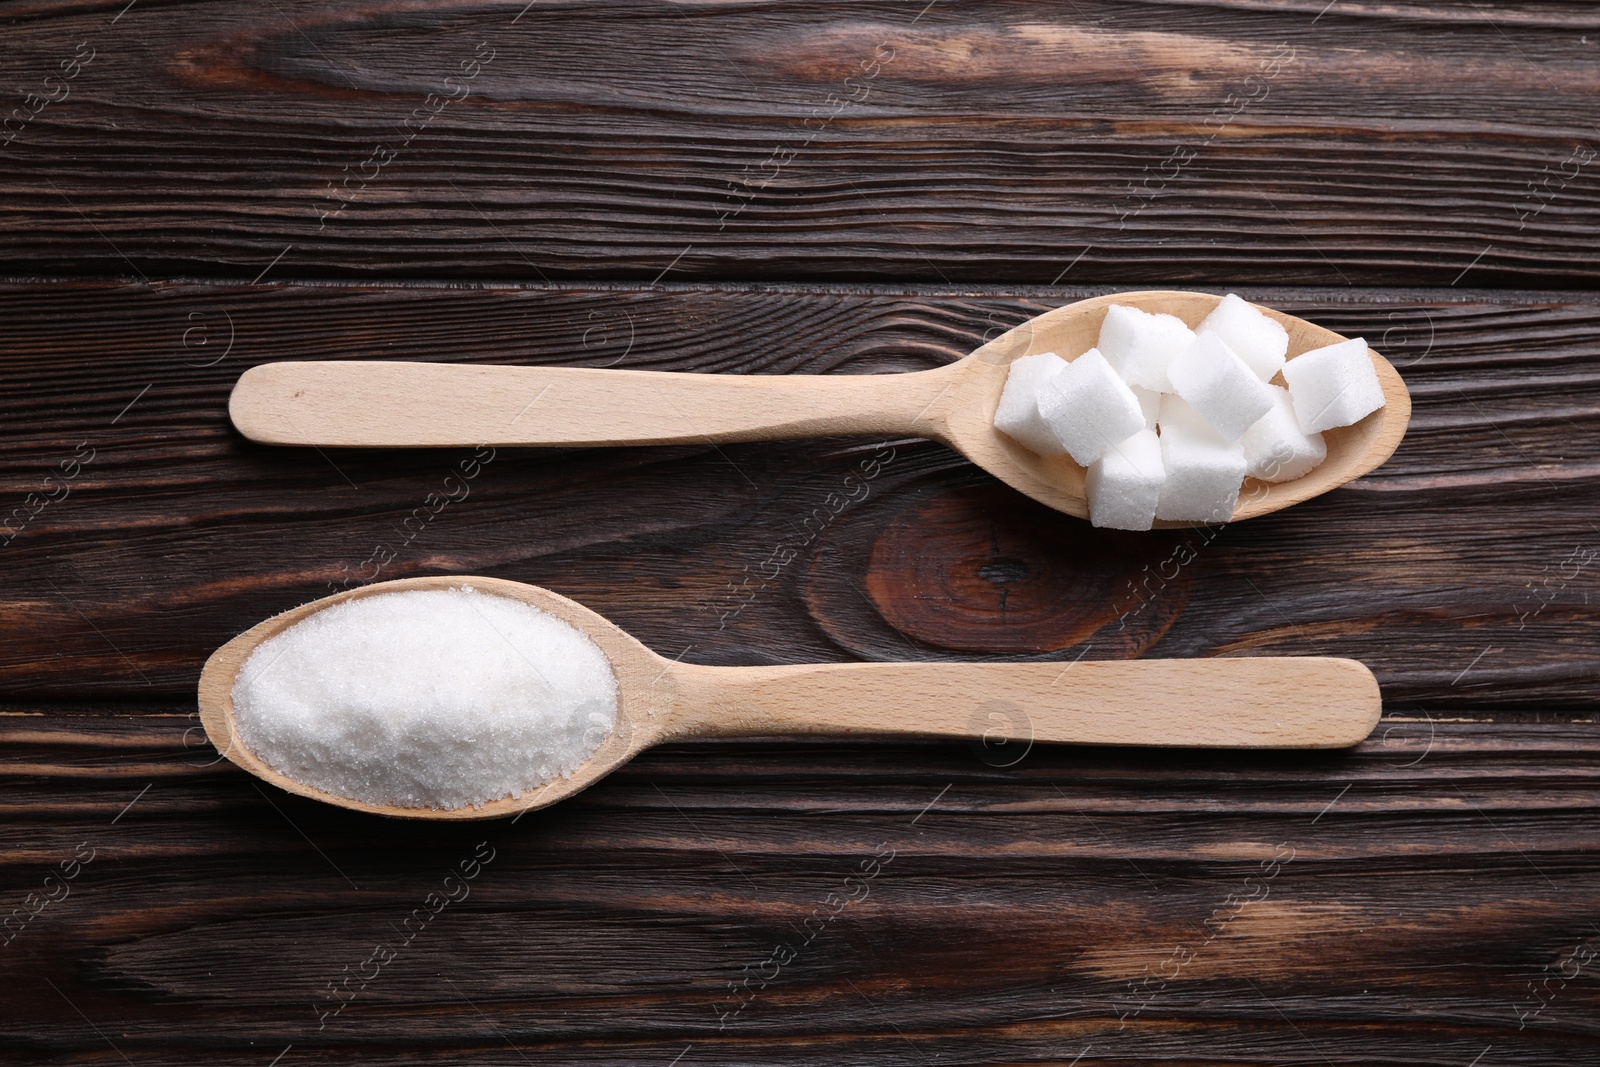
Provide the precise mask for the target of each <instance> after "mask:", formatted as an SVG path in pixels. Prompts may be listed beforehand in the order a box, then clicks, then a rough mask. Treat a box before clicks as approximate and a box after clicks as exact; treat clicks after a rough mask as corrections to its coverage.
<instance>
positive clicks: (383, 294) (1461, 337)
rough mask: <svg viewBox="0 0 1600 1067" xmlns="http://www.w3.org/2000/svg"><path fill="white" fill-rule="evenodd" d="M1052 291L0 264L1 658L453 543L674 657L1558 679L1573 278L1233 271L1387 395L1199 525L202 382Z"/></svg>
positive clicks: (849, 469) (1578, 389) (924, 447)
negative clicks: (517, 444) (428, 422)
mask: <svg viewBox="0 0 1600 1067" xmlns="http://www.w3.org/2000/svg"><path fill="white" fill-rule="evenodd" d="M1084 295H1088V294H1087V293H1086V292H1084V291H1082V290H1050V291H1043V290H1038V291H1018V292H1009V293H1008V292H1004V291H995V292H994V293H992V294H989V295H984V296H974V295H971V294H970V293H955V292H942V291H930V292H925V293H921V294H916V295H908V294H904V293H898V292H885V291H875V290H866V289H848V290H847V289H814V288H776V289H759V290H746V289H740V288H727V289H716V288H681V289H658V290H650V291H636V290H616V289H607V288H603V287H598V288H577V289H571V288H558V289H519V288H465V289H464V288H427V287H418V286H405V287H377V286H361V287H346V286H310V285H305V286H299V285H292V286H261V287H254V288H252V287H244V286H215V285H190V284H183V285H178V284H168V285H162V286H157V287H153V288H152V287H144V286H138V285H135V286H121V285H90V284H83V285H77V286H72V287H61V286H47V285H26V284H19V285H11V286H7V287H4V288H3V289H0V321H4V322H6V323H7V324H8V328H7V330H6V332H5V333H4V335H3V337H0V385H3V386H4V388H0V492H4V494H5V495H6V497H7V498H8V499H9V500H10V501H11V504H10V505H8V508H11V509H14V508H21V509H22V512H21V514H16V513H13V517H12V522H13V527H12V528H13V530H15V531H16V533H15V536H14V537H12V538H11V539H10V542H9V543H8V544H6V545H5V546H4V547H3V548H0V552H3V553H4V559H5V563H6V573H7V582H6V583H5V586H4V588H3V590H0V650H3V652H0V656H3V660H4V662H3V675H0V686H3V687H4V690H5V692H7V693H10V694H12V695H16V696H28V697H41V696H45V695H48V696H50V697H52V698H56V697H61V698H69V697H71V698H82V697H86V696H89V695H96V696H102V697H115V698H129V699H136V700H142V699H172V698H182V699H187V698H188V697H189V696H190V695H191V694H192V693H193V687H194V684H195V681H196V679H197V677H198V674H199V670H200V666H201V664H202V663H203V662H204V660H205V658H206V656H207V655H209V654H210V652H211V651H212V650H213V649H214V648H216V647H217V645H218V644H220V643H221V641H223V640H225V639H226V638H228V637H230V636H232V635H233V634H235V633H239V632H241V631H243V630H245V629H247V628H248V627H250V626H253V625H254V624H255V623H257V622H259V621H261V620H262V619H264V618H266V617H267V616H269V615H272V614H275V613H276V612H278V611H280V610H283V609H285V608H288V607H292V606H294V605H295V604H299V603H303V602H305V601H308V600H312V599H314V598H316V597H318V596H323V595H326V594H328V593H329V592H333V591H337V590H338V589H340V588H348V587H353V586H356V585H360V584H363V583H364V582H368V581H372V580H376V579H389V578H400V577H407V576H412V575H420V574H463V573H464V574H484V575H489V576H494V577H503V578H511V579H515V580H518V581H527V582H530V583H533V584H537V585H542V586H544V587H546V588H549V589H552V590H554V591H556V592H558V593H561V594H563V595H566V596H570V597H572V598H573V599H575V600H578V601H579V602H580V603H583V604H584V605H586V606H588V607H590V608H592V609H594V610H595V611H597V612H599V613H600V614H602V615H604V616H605V617H606V618H608V619H610V620H611V621H613V622H615V623H616V624H617V625H619V626H621V627H623V628H624V629H625V630H627V631H628V632H629V633H632V634H634V635H635V636H637V637H638V638H639V639H640V640H642V641H643V642H644V643H645V644H646V645H648V646H649V647H651V648H652V649H653V650H655V651H656V652H658V653H660V654H662V655H664V656H666V657H668V658H669V659H671V658H682V659H683V660H684V661H685V662H690V663H706V664H722V665H737V664H760V663H807V662H833V661H842V660H854V659H907V658H913V659H945V660H963V659H973V658H980V659H981V658H1000V659H1040V660H1055V661H1060V662H1062V663H1063V664H1064V663H1066V662H1070V661H1071V660H1074V659H1076V658H1078V657H1080V656H1081V657H1087V658H1089V659H1101V658H1118V657H1126V656H1132V655H1149V656H1168V657H1178V656H1197V655H1241V654H1248V655H1283V654H1305V655H1330V656H1346V657H1352V658H1356V659H1360V660H1362V661H1363V662H1365V663H1366V664H1368V665H1369V666H1370V667H1372V669H1373V670H1374V671H1375V672H1376V673H1377V675H1378V678H1379V680H1380V682H1381V683H1382V685H1383V688H1384V694H1385V698H1386V700H1387V701H1389V702H1390V703H1391V704H1392V705H1393V704H1415V705H1428V706H1435V707H1443V706H1465V705H1473V706H1479V707H1486V708H1492V707H1503V706H1507V705H1513V704H1529V705H1535V706H1550V705H1560V704H1566V705H1572V706H1590V705H1591V704H1592V701H1593V699H1594V693H1595V683H1596V681H1597V678H1600V658H1597V654H1596V651H1595V650H1596V647H1597V645H1596V641H1595V633H1596V631H1595V624H1596V623H1595V612H1596V607H1600V604H1596V605H1591V603H1590V600H1591V594H1592V592H1593V591H1594V590H1595V581H1596V575H1597V574H1600V569H1597V567H1596V565H1595V564H1596V558H1595V557H1596V552H1595V546H1596V543H1597V530H1596V527H1595V517H1596V515H1597V512H1600V452H1597V447H1600V446H1597V444H1596V441H1595V438H1594V436H1593V435H1592V434H1589V433H1586V432H1584V429H1583V428H1584V427H1585V426H1586V425H1592V423H1593V420H1594V418H1595V416H1596V414H1597V412H1600V385H1597V384H1596V382H1597V380H1600V379H1597V375H1596V361H1597V359H1600V308H1597V307H1596V306H1595V304H1594V303H1593V302H1592V301H1591V300H1589V299H1588V298H1584V297H1578V296H1561V295H1554V294H1552V295H1546V296H1537V295H1529V296H1522V297H1516V298H1513V297H1509V296H1503V295H1502V296H1491V295H1486V294H1477V295H1473V294H1457V293H1438V292H1422V291H1412V292H1394V293H1381V294H1376V293H1362V292H1350V291H1342V292H1341V291H1307V290H1254V291H1250V292H1249V293H1248V294H1247V295H1249V296H1251V297H1252V298H1254V299H1256V300H1258V301H1260V302H1262V303H1266V304H1270V305H1272V306H1276V307H1280V308H1283V309H1284V310H1287V311H1289V312H1291V313H1295V314H1300V315H1302V316H1304V317H1306V318H1308V319H1310V320H1311V321H1313V322H1318V323H1321V324H1323V325H1326V326H1328V327H1329V328H1331V329H1334V330H1336V331H1338V332H1340V333H1344V334H1347V335H1351V336H1361V335H1365V336H1367V337H1369V339H1372V340H1373V343H1374V344H1375V345H1376V346H1377V347H1379V348H1380V349H1382V350H1383V351H1385V352H1387V353H1388V355H1389V356H1390V358H1391V359H1392V360H1393V361H1394V363H1395V364H1396V365H1397V366H1398V367H1399V368H1400V370H1401V373H1402V374H1403V375H1405V377H1406V380H1407V383H1408V385H1409V386H1410V388H1411V391H1412V393H1413V396H1414V399H1415V403H1416V409H1415V416H1414V419H1413V422H1412V428H1411V430H1410V432H1409V433H1408V435H1407V437H1406V439H1405V441H1404V443H1403V444H1402V446H1401V448H1400V450H1399V451H1398V452H1397V453H1396V454H1395V456H1394V458H1393V459H1391V460H1390V462H1389V463H1388V464H1386V465H1385V466H1383V467H1382V468H1380V469H1379V470H1378V471H1376V472H1375V473H1374V474H1372V475H1369V476H1367V477H1365V478H1362V479H1359V480H1358V481H1356V482H1353V483H1351V484H1350V485H1348V486H1346V487H1344V488H1342V489H1340V490H1338V491H1337V492H1334V493H1331V494H1328V495H1327V496H1324V497H1321V498H1318V499H1317V500H1315V501H1311V502H1308V503H1306V504H1301V505H1297V506H1296V507H1295V508H1293V509H1290V510H1289V511H1286V512H1282V513H1280V514H1278V515H1273V516H1267V517H1264V518H1261V519H1256V520H1252V521H1250V522H1246V523H1240V524H1237V525H1233V526H1228V527H1224V528H1221V529H1220V530H1215V531H1212V530H1207V531H1157V532H1155V533H1152V534H1118V533H1115V532H1111V531H1096V530H1093V529H1091V528H1089V527H1087V526H1086V524H1084V523H1083V522H1082V521H1081V520H1077V519H1072V518H1069V517H1066V516H1063V515H1059V514H1057V513H1054V512H1051V511H1049V510H1048V509H1046V508H1044V507H1042V506H1039V505H1034V504H1031V503H1029V502H1028V501H1026V500H1024V499H1023V498H1021V497H1020V496H1019V495H1017V494H1016V493H1015V492H1014V491H1012V490H1010V489H1008V488H1005V487H1003V486H1000V485H998V484H997V483H996V482H995V481H994V480H993V479H992V478H990V477H989V476H987V475H984V474H982V473H981V472H979V471H976V470H975V469H974V468H972V467H971V465H969V464H967V463H965V462H963V461H962V460H960V458H959V457H957V456H955V455H954V454H953V453H951V452H949V451H948V450H947V449H944V448H943V447H941V446H938V445H934V444H931V443H928V442H921V441H916V440H894V441H886V442H877V441H871V440H867V441H856V440H838V439H823V440H820V441H806V442H773V443H752V444H742V445H726V446H715V447H712V446H703V447H696V446H675V447H663V448H638V449H603V450H602V449H590V450H582V449H571V450H566V449H562V450H520V451H519V450H512V449H504V450H500V451H499V452H497V453H494V454H493V455H492V456H491V455H490V454H489V453H484V452H479V451H478V450H473V449H462V450H455V451H430V450H422V451H398V452H380V451H373V452H362V451H343V450H331V451H330V450H324V451H322V452H318V451H316V450H292V449H281V448H266V447H260V446H255V445H251V444H249V443H247V442H245V441H243V440H242V439H241V438H240V437H238V436H237V435H236V434H235V433H234V432H233V431H232V430H231V429H230V427H229V425H228V422H227V416H226V408H225V403H226V398H227V394H228V390H229V388H230V387H231V386H232V383H233V381H234V379H235V378H236V377H237V376H238V374H239V373H240V372H241V371H242V370H243V369H245V368H246V367H248V366H251V365H253V364H255V363H258V362H264V361H269V360H276V359H284V358H290V357H315V358H339V357H352V358H369V359H370V358H386V357H393V358H448V359H452V360H459V361H463V362H469V363H506V362H515V363H525V364H530V365H536V364H570V365H590V366H595V365H607V364H613V365H618V366H629V367H638V368H647V369H659V370H701V371H708V372H747V373H789V372H793V373H831V374H847V373H869V372H875V371H884V372H888V371H898V370H911V369H918V368H928V367H933V366H938V365H940V364H941V363H944V362H947V361H949V360H952V359H955V358H958V357H959V356H960V355H962V354H964V353H965V352H967V351H970V350H971V349H972V348H974V347H976V345H977V344H979V343H981V342H982V340H983V339H984V336H985V334H986V332H988V331H991V330H992V331H994V334H995V335H997V334H998V333H1000V332H1003V331H1004V330H1005V329H1006V328H1008V327H1009V326H1011V325H1013V324H1015V323H1017V322H1020V321H1022V320H1024V319H1026V318H1028V317H1030V316H1032V315H1034V314H1037V313H1039V312H1040V311H1042V310H1045V309H1046V308H1048V307H1051V306H1054V305H1056V304H1059V303H1066V302H1069V301H1071V300H1073V299H1077V298H1079V297H1081V296H1084ZM619 316H620V317H619ZM230 337H231V341H232V346H231V348H229V347H228V341H229V339H230ZM186 339H187V346H186ZM202 342H204V343H202ZM207 364H209V365H207ZM88 450H93V451H94V454H93V457H92V458H91V459H89V461H88V462H84V463H80V464H79V466H80V468H81V469H79V470H78V474H77V476H76V477H75V478H71V479H68V480H66V482H65V488H64V489H63V488H62V482H63V476H62V470H63V465H68V466H70V465H71V464H72V463H73V462H74V461H73V456H74V455H75V454H81V455H84V456H87V455H88ZM475 456H476V457H477V458H474V457H475ZM51 471H55V472H57V474H56V480H55V482H54V483H50V484H49V485H47V484H46V483H45V481H44V478H45V477H46V476H47V475H48V474H49V472H51ZM63 492H64V493H65V494H66V495H65V496H64V497H63V496H62V493H63ZM29 493H35V494H36V496H35V499H34V501H33V502H32V503H29V498H28V495H27V494H29ZM50 493H53V494H54V495H55V496H56V497H57V499H55V500H53V501H46V500H44V497H45V496H46V495H47V494H50ZM30 510H36V513H34V514H30ZM24 520H26V521H25V522H24Z"/></svg>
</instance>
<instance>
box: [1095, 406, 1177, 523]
mask: <svg viewBox="0 0 1600 1067" xmlns="http://www.w3.org/2000/svg"><path fill="white" fill-rule="evenodd" d="M1164 481H1166V475H1165V468H1164V467H1163V466H1162V463H1161V441H1160V439H1159V438H1158V437H1156V435H1155V431H1153V430H1140V431H1139V432H1138V433H1136V434H1134V435H1133V436H1132V437H1129V438H1128V439H1127V440H1126V441H1119V442H1118V443H1116V444H1114V445H1112V446H1111V447H1110V448H1108V449H1106V451H1105V454H1104V455H1102V456H1101V457H1100V458H1099V459H1097V460H1095V461H1094V462H1093V463H1091V464H1089V474H1088V479H1087V484H1088V490H1089V521H1090V522H1091V523H1093V524H1094V525H1096V526H1104V527H1110V528H1111V529H1114V530H1148V529H1150V527H1151V526H1152V525H1153V524H1154V523H1155V518H1156V502H1157V501H1158V500H1159V499H1160V498H1161V485H1162V483H1163V482H1164Z"/></svg>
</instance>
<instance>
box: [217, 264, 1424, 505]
mask: <svg viewBox="0 0 1600 1067" xmlns="http://www.w3.org/2000/svg"><path fill="white" fill-rule="evenodd" d="M1220 299H1221V298H1220V297H1217V296H1213V295H1210V294H1206V293H1191V292H1175V291H1151V292H1134V293H1116V294H1111V295H1107V296H1098V297H1094V298H1092V299H1089V300H1080V301H1078V302H1077V303H1075V304H1069V305H1067V306H1066V307H1061V308H1057V309H1055V310H1054V311H1048V312H1046V313H1044V314H1043V315H1039V316H1037V317H1035V318H1032V319H1029V320H1028V321H1027V322H1024V323H1023V324H1021V325H1020V326H1017V327H1015V328H1014V329H1011V330H1009V331H1007V332H1006V333H1004V334H1002V335H1000V336H999V337H997V338H995V339H994V340H992V341H990V342H988V343H987V344H985V345H983V346H982V347H981V348H979V349H977V350H976V351H974V352H973V353H971V354H970V355H968V356H966V357H965V358H963V359H961V360H958V361H957V362H955V363H952V364H949V365H948V366H944V367H940V368H937V369H935V370H928V371H915V372H912V373H907V374H868V375H843V374H813V375H754V374H752V375H736V374H682V373H671V372H662V371H640V370H611V369H605V370H601V369H593V368H584V367H512V366H483V365H477V364H447V363H403V362H373V361H363V360H336V361H305V362H294V363H265V364H261V365H259V366H256V367H252V368H250V369H249V370H247V371H245V373H244V374H243V375H241V376H240V378H239V381H238V383H237V384H236V385H235V386H234V390H233V395H232V396H231V397H230V398H229V401H228V410H229V413H230V415H231V416H232V418H233V422H234V425H235V426H237V427H238V429H239V431H240V432H241V433H243V434H244V435H245V436H246V437H248V438H250V439H251V440H253V441H259V442H262V443H264V444H275V445H317V446H321V447H352V448H418V447H455V446H460V447H471V446H474V445H483V444H487V445H496V446H574V445H576V446H600V445H649V444H670V443H708V444H715V443H718V442H727V441H753V440H773V439H784V438H798V437H816V436H831V435H848V434H873V435H898V436H916V437H927V438H932V439H934V440H937V441H940V442H942V443H944V444H946V445H948V446H949V447H950V448H952V449H954V450H955V451H957V452H960V453H961V454H962V455H964V456H966V457H967V458H968V459H970V460H971V461H972V462H974V463H976V464H977V465H978V466H980V467H982V468H983V469H985V470H987V471H988V472H989V473H991V474H993V475H994V476H995V477H997V478H999V479H1000V480H1001V481H1003V482H1005V483H1006V484H1008V485H1010V486H1012V487H1013V488H1015V489H1017V490H1018V491H1020V492H1022V493H1025V494H1026V495H1028V496H1030V497H1032V498H1033V499H1035V500H1038V501H1039V502H1041V503H1043V504H1046V505H1048V506H1050V507H1052V508H1055V509H1056V510H1058V511H1064V512H1066V513H1067V514H1069V515H1076V516H1079V517H1080V518H1088V515H1089V505H1088V499H1087V496H1086V492H1085V487H1084V477H1085V475H1084V469H1083V468H1082V467H1080V466H1078V465H1077V464H1076V463H1074V462H1073V461H1072V460H1071V459H1070V458H1069V457H1066V456H1053V457H1047V456H1040V455H1038V454H1036V453H1034V452H1031V451H1029V450H1028V449H1027V448H1024V447H1023V446H1022V445H1020V444H1018V443H1017V442H1015V441H1013V440H1012V439H1011V438H1009V437H1007V436H1006V435H1005V434H1002V433H1001V432H999V431H998V430H996V429H995V428H994V412H995V407H996V406H997V405H998V403H999V401H1000V393H1001V390H1002V389H1003V388H1004V387H1005V380H1006V374H1007V373H1008V372H1009V368H1010V365H1011V361H1012V360H1014V359H1018V358H1020V357H1022V356H1027V355H1034V354H1037V353H1040V352H1055V353H1056V354H1058V355H1060V356H1062V357H1063V358H1067V359H1071V358H1075V357H1077V356H1078V355H1080V354H1082V353H1083V352H1086V351H1087V350H1088V349H1090V348H1092V347H1094V344H1095V341H1096V338H1097V337H1098V335H1099V332H1100V322H1101V320H1102V319H1103V318H1104V317H1105V312H1106V308H1108V307H1110V306H1111V305H1112V304H1127V305H1131V306H1133V307H1137V308H1140V309H1142V310H1144V311H1149V312H1165V313H1167V314H1172V315H1176V316H1177V317H1178V318H1180V319H1182V320H1183V321H1184V322H1186V323H1188V324H1189V325H1190V326H1191V327H1192V326H1195V325H1198V324H1199V322H1200V320H1201V319H1203V318H1205V316H1206V315H1207V314H1208V313H1209V312H1210V311H1211V309H1212V308H1214V307H1215V306H1216V305H1217V303H1218V301H1219V300H1220ZM1261 310H1262V311H1264V312H1265V313H1266V314H1268V315H1270V316H1271V317H1272V318H1274V319H1276V320H1277V321H1278V322H1280V323H1282V324H1283V326H1284V327H1285V328H1286V329H1287V330H1288V331H1289V355H1290V358H1293V357H1294V356H1296V355H1299V354H1300V353H1302V352H1306V351H1309V350H1311V349H1313V348H1320V347H1322V346H1324V345H1331V344H1336V343H1338V342H1340V341H1343V340H1346V338H1344V337H1341V336H1340V335H1339V334H1336V333H1334V332H1333V331H1331V330H1326V329H1323V328H1322V327H1320V326H1316V325H1314V324H1312V323H1309V322H1306V321H1305V320H1304V319H1298V318H1295V317H1294V316H1292V315H1285V314H1283V313H1282V312H1279V311H1273V310H1272V309H1270V308H1262V309H1261ZM1368 354H1369V355H1370V356H1371V358H1372V362H1373V366H1374V367H1375V368H1376V370H1377V372H1378V380H1379V382H1380V383H1381V384H1382V386H1383V392H1384V397H1385V401H1386V402H1385V405H1384V406H1383V407H1381V408H1379V409H1378V410H1377V411H1375V412H1373V413H1372V414H1370V415H1368V416H1367V417H1366V418H1364V419H1362V420H1361V421H1360V422H1357V423H1356V424H1355V425H1353V426H1346V427H1342V428H1340V429H1336V430H1329V431H1327V432H1326V433H1325V434H1324V435H1323V438H1324V440H1325V441H1326V443H1327V446H1328V457H1327V459H1326V460H1324V461H1323V463H1322V464H1321V465H1320V466H1318V467H1317V468H1316V469H1315V470H1312V471H1311V472H1310V473H1308V474H1306V475H1305V476H1303V477H1301V478H1296V479H1294V480H1292V481H1286V482H1278V483H1268V482H1262V481H1257V480H1255V479H1249V480H1247V481H1246V482H1245V484H1244V488H1243V489H1242V490H1241V492H1240V494H1239V501H1238V504H1237V505H1236V506H1235V508H1234V511H1233V515H1232V518H1231V520H1230V521H1238V520H1240V519H1249V518H1254V517H1256V516H1258V515H1266V514H1268V513H1270V512H1274V511H1278V510H1280V509H1282V508H1285V507H1288V506H1289V505H1291V504H1297V503H1299V502H1300V501H1302V500H1307V499H1310V498H1311V497H1314V496H1317V495H1319V494H1321V493H1326V492H1328V491H1329V490H1330V489H1335V488H1337V487H1338V486H1341V485H1343V484H1345V483H1346V482H1349V481H1351V480H1352V479H1355V478H1359V477H1360V476H1361V475H1363V474H1366V473H1367V472H1368V471H1371V470H1373V469H1374V468H1376V467H1377V466H1378V465H1379V464H1381V463H1383V462H1384V461H1385V460H1387V459H1388V458H1389V456H1390V455H1392V454H1393V453H1394V450H1395V448H1396V447H1397V446H1398V445H1399V443H1400V439H1401V437H1402V436H1404V434H1405V430H1406V424H1407V422H1408V421H1409V420H1410V417H1411V397H1410V395H1409V394H1408V393H1407V392H1406V387H1405V383H1404V382H1403V381H1401V378H1400V375H1399V373H1398V372H1397V371H1396V370H1395V369H1394V367H1392V366H1390V364H1389V362H1388V361H1387V360H1385V359H1384V358H1383V357H1382V356H1380V355H1378V353H1376V352H1372V351H1371V350H1370V349H1369V352H1368ZM1156 525H1157V526H1159V527H1174V526H1198V525H1205V524H1204V523H1191V522H1158V523H1157V524H1156Z"/></svg>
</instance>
